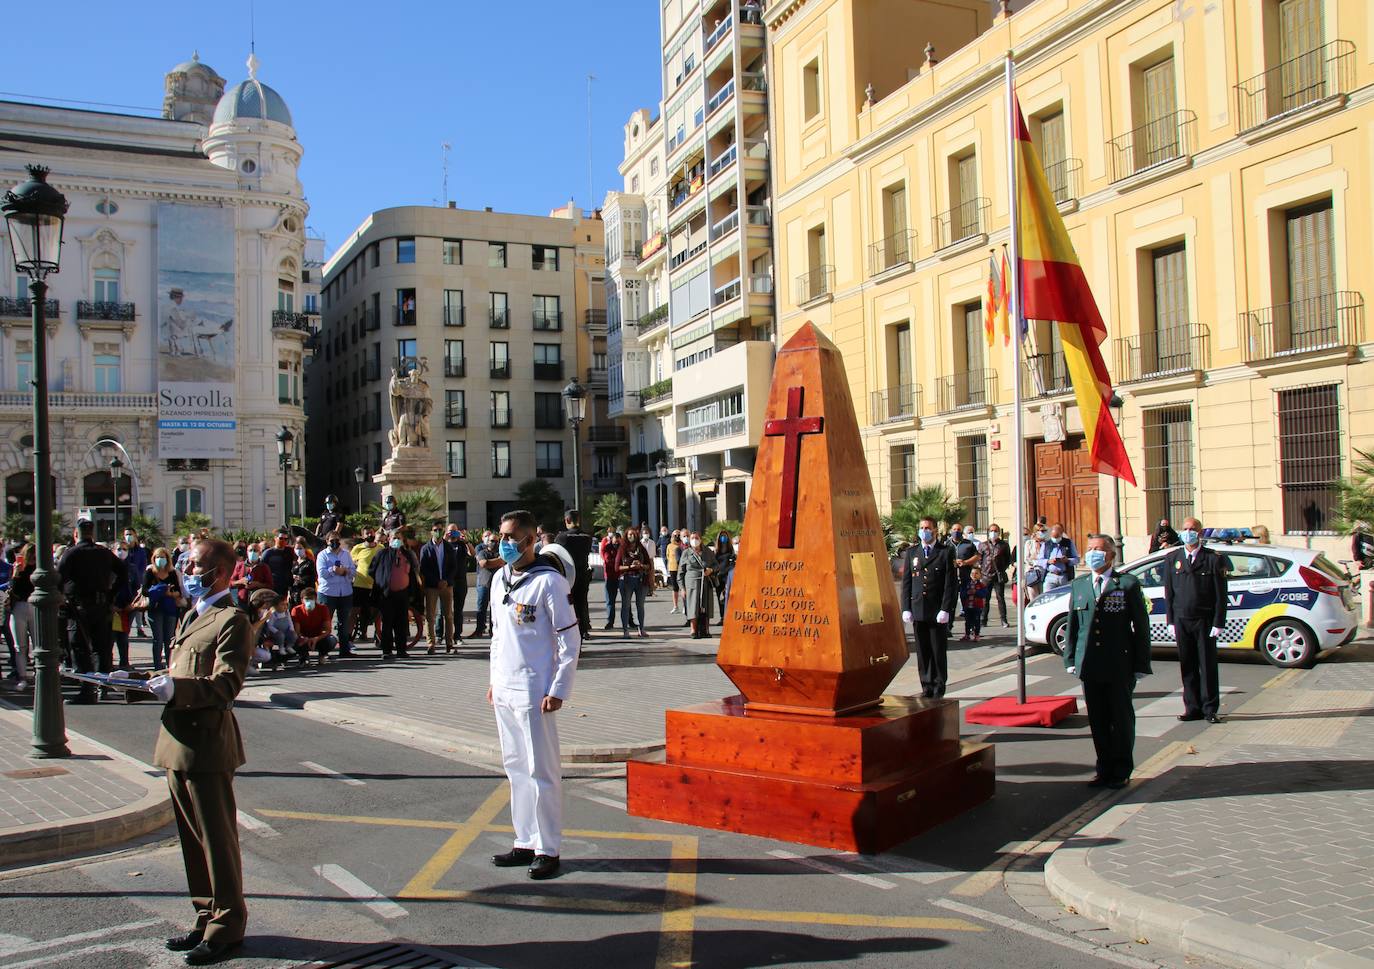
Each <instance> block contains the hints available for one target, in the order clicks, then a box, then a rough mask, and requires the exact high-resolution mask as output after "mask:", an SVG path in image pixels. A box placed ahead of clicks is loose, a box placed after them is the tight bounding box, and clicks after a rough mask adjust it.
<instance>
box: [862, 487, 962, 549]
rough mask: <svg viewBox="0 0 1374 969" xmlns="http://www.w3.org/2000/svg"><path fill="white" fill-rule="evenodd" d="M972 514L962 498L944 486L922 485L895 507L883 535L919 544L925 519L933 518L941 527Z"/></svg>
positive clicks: (884, 523) (885, 522) (888, 517)
mask: <svg viewBox="0 0 1374 969" xmlns="http://www.w3.org/2000/svg"><path fill="white" fill-rule="evenodd" d="M967 513H968V506H967V504H966V503H965V502H964V499H962V498H954V497H953V496H951V495H950V493H949V492H948V491H947V490H946V489H945V486H944V485H922V486H921V487H919V488H917V489H916V490H915V491H913V492H912V493H911V494H909V495H907V496H906V497H905V498H903V499H902V500H901V501H899V502H898V503H897V504H895V505H893V506H892V514H891V515H888V516H886V517H885V518H884V519H883V523H882V524H883V531H884V532H885V533H887V534H888V535H889V536H890V539H889V541H890V540H891V538H896V539H899V540H901V541H905V542H914V541H916V540H917V531H918V530H919V529H920V527H921V519H922V518H933V519H934V520H935V523H936V524H937V525H948V524H949V523H950V522H956V521H959V520H960V519H961V518H963V517H964V516H965V515H966V514H967Z"/></svg>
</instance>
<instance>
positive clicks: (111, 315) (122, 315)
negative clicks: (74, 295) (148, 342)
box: [25, 299, 135, 323]
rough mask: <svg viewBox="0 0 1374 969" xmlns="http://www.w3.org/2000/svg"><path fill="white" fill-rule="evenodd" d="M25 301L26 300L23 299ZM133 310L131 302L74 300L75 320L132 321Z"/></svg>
mask: <svg viewBox="0 0 1374 969" xmlns="http://www.w3.org/2000/svg"><path fill="white" fill-rule="evenodd" d="M25 302H28V301H27V300H25ZM134 317H135V312H134V304H133V303H112V302H108V301H105V300H93V299H80V300H77V301H76V318H77V320H99V321H101V322H109V323H132V322H133V321H134Z"/></svg>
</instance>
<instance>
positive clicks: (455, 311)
mask: <svg viewBox="0 0 1374 969" xmlns="http://www.w3.org/2000/svg"><path fill="white" fill-rule="evenodd" d="M466 325H467V308H466V307H464V306H445V307H444V326H466Z"/></svg>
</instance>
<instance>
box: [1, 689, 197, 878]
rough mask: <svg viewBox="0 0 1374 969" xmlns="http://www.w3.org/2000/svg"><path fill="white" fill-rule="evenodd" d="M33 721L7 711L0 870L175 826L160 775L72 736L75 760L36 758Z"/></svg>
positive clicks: (3, 739)
mask: <svg viewBox="0 0 1374 969" xmlns="http://www.w3.org/2000/svg"><path fill="white" fill-rule="evenodd" d="M32 722H33V721H32V715H31V714H30V713H29V712H28V711H27V710H18V709H15V708H13V707H11V706H9V705H8V704H0V864H3V865H12V864H17V863H27V862H35V861H44V860H49V859H53V858H62V857H67V856H70V855H74V854H80V853H82V852H86V851H91V850H94V849H98V848H106V847H110V846H112V845H117V844H121V843H123V842H125V841H129V840H131V839H133V838H137V837H139V836H140V835H144V834H147V833H148V832H150V831H156V830H157V829H158V828H161V827H162V826H163V825H166V824H169V823H171V821H172V802H171V798H170V797H169V795H168V793H167V781H166V779H165V778H164V776H163V774H162V772H161V771H157V770H152V769H150V768H149V767H148V766H147V765H146V764H141V763H139V762H138V761H136V760H133V759H131V758H129V757H126V756H125V755H123V754H121V753H119V752H118V751H116V750H113V749H111V748H109V747H106V746H105V745H104V744H98V743H96V742H95V741H93V740H89V739H87V738H86V737H83V736H81V735H80V734H75V733H72V732H71V731H70V730H69V731H68V732H67V744H68V747H70V749H71V752H72V756H71V757H66V758H61V759H47V760H38V759H35V758H32V757H30V756H29V755H30V753H31V750H32V748H31V746H30V742H31V740H32V737H33V726H32Z"/></svg>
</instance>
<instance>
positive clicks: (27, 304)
mask: <svg viewBox="0 0 1374 969" xmlns="http://www.w3.org/2000/svg"><path fill="white" fill-rule="evenodd" d="M61 310H62V304H61V302H60V301H58V300H55V299H45V300H43V315H44V316H46V317H47V318H48V319H50V320H55V319H57V318H58V317H59V316H61V315H62V313H61ZM32 315H33V300H31V299H29V297H27V296H0V316H18V317H23V318H24V319H28V318H29V317H31V316H32Z"/></svg>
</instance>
